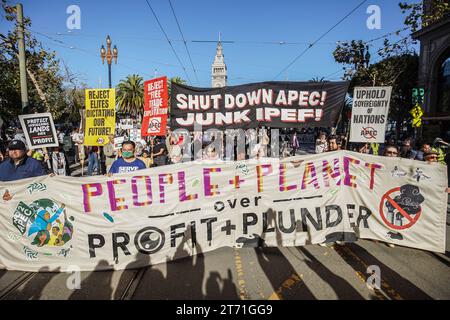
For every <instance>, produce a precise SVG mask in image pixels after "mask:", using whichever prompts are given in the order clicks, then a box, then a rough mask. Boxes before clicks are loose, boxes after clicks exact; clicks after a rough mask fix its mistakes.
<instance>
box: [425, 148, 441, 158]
mask: <svg viewBox="0 0 450 320" xmlns="http://www.w3.org/2000/svg"><path fill="white" fill-rule="evenodd" d="M432 154H435V155H439V152H437V151H436V149H433V148H431V149H429V150H427V151H426V152H424V154H423V157H424V158H425V157H427V156H429V155H432Z"/></svg>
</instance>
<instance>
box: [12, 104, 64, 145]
mask: <svg viewBox="0 0 450 320" xmlns="http://www.w3.org/2000/svg"><path fill="white" fill-rule="evenodd" d="M19 120H20V124H21V125H22V130H23V132H24V134H25V139H26V140H27V144H28V148H30V149H37V148H44V147H57V146H58V137H57V135H56V130H55V125H54V124H53V118H52V115H51V113H35V114H25V115H21V116H19Z"/></svg>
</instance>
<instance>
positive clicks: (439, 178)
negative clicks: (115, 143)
mask: <svg viewBox="0 0 450 320" xmlns="http://www.w3.org/2000/svg"><path fill="white" fill-rule="evenodd" d="M418 173H420V174H421V176H420V177H419V178H418ZM446 187H447V170H446V167H445V166H443V165H440V164H429V163H426V162H419V161H414V160H409V159H392V158H385V157H378V156H372V155H366V154H359V153H354V152H349V151H337V152H330V153H325V154H317V155H308V156H296V157H290V158H286V159H283V160H281V161H280V160H278V159H271V158H263V159H260V160H247V161H241V162H215V161H214V162H208V161H199V162H192V163H180V164H175V165H169V166H164V167H156V168H150V169H146V170H142V171H138V172H133V173H127V174H119V175H114V176H111V177H107V176H104V177H100V176H97V177H83V178H77V179H74V178H71V177H62V176H55V177H48V176H46V177H39V178H35V179H24V180H20V181H15V182H9V183H8V184H3V183H0V194H1V195H2V198H1V199H0V201H1V202H2V204H1V206H0V225H1V226H2V232H1V233H0V265H3V266H5V267H6V268H8V269H11V270H23V271H38V270H39V269H40V268H42V267H47V268H49V269H50V270H57V269H58V268H59V269H58V270H59V271H64V270H65V269H66V268H67V267H68V266H71V265H77V266H79V267H80V268H81V270H94V269H95V268H96V267H97V266H98V265H99V262H100V261H107V262H108V263H107V264H106V263H104V262H102V263H100V266H101V268H103V269H124V268H127V267H129V266H133V267H140V266H145V265H151V264H156V263H162V262H166V261H170V260H174V259H178V258H182V257H184V256H187V255H195V254H197V253H199V252H208V251H212V250H215V249H217V248H221V247H224V246H229V247H252V246H302V245H306V244H317V243H324V242H333V241H337V240H341V241H348V242H352V241H357V239H359V238H362V239H376V240H380V241H385V242H389V243H394V244H397V245H402V246H407V247H413V248H418V249H423V250H431V251H436V252H444V251H445V227H446V225H445V222H446V210H447V193H446ZM61 190H64V192H61ZM30 262H32V263H30Z"/></svg>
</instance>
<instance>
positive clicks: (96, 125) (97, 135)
mask: <svg viewBox="0 0 450 320" xmlns="http://www.w3.org/2000/svg"><path fill="white" fill-rule="evenodd" d="M115 128H116V90H115V89H86V128H85V131H84V144H85V145H86V146H103V145H105V144H106V143H107V142H108V135H109V134H114V130H115Z"/></svg>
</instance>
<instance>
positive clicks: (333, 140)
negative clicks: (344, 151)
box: [327, 135, 341, 152]
mask: <svg viewBox="0 0 450 320" xmlns="http://www.w3.org/2000/svg"><path fill="white" fill-rule="evenodd" d="M338 150H341V146H340V143H339V141H338V139H337V137H336V136H335V135H331V136H329V137H328V149H327V151H328V152H329V151H338Z"/></svg>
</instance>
